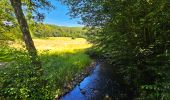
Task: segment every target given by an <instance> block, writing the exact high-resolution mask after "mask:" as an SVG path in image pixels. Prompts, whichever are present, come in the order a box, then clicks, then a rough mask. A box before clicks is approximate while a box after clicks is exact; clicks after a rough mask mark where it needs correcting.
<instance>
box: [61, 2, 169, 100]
mask: <svg viewBox="0 0 170 100" xmlns="http://www.w3.org/2000/svg"><path fill="white" fill-rule="evenodd" d="M63 2H64V3H66V4H67V5H68V6H69V8H70V15H71V16H73V17H77V16H79V17H81V18H82V19H83V23H84V24H85V25H86V26H87V28H88V29H89V31H88V32H89V37H90V39H89V40H91V42H92V43H94V45H95V46H94V48H95V49H96V50H97V51H98V52H99V53H98V54H102V55H103V56H104V57H105V58H106V61H108V62H109V63H111V64H113V67H114V68H116V69H117V71H116V73H117V77H118V80H119V82H120V83H121V84H122V85H125V88H126V89H125V90H127V91H128V93H129V94H130V95H133V97H135V96H136V97H137V98H140V99H145V100H146V99H148V100H151V99H152V100H160V99H161V100H168V99H170V77H169V76H170V29H169V27H170V9H169V8H170V6H169V5H170V2H169V0H100V1H96V0H71V1H70V0H63ZM130 95H129V96H130Z"/></svg>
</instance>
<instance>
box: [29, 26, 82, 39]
mask: <svg viewBox="0 0 170 100" xmlns="http://www.w3.org/2000/svg"><path fill="white" fill-rule="evenodd" d="M84 33H85V30H83V29H82V27H66V26H57V25H51V24H38V25H36V27H33V28H32V35H33V37H40V38H41V37H73V38H76V37H84V36H85V35H84Z"/></svg>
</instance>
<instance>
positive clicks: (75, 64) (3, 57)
mask: <svg viewBox="0 0 170 100" xmlns="http://www.w3.org/2000/svg"><path fill="white" fill-rule="evenodd" d="M1 43H2V42H1ZM34 43H35V46H36V47H37V49H38V51H39V52H38V56H39V58H40V60H41V62H42V65H43V66H42V68H43V71H44V73H43V74H42V76H37V75H39V73H38V72H37V71H35V70H36V69H34V67H33V66H34V65H33V64H32V63H31V60H30V57H29V55H28V53H27V51H26V50H25V49H24V48H23V47H22V46H18V45H19V44H14V45H7V43H6V45H5V43H3V45H0V69H1V70H0V83H1V84H0V88H1V90H0V99H1V100H6V99H7V100H8V99H13V100H14V99H16V100H18V99H31V100H32V99H33V100H37V99H38V100H44V99H50V100H51V99H54V98H55V97H57V96H59V95H61V94H62V93H63V91H65V89H68V88H66V86H67V83H68V82H70V81H72V79H73V78H74V77H75V75H77V74H79V73H81V71H82V70H83V69H84V68H86V67H87V66H89V64H90V63H91V59H90V58H89V56H88V55H86V54H85V53H84V49H85V48H88V47H90V44H88V43H87V41H86V40H85V39H82V38H78V39H71V38H66V37H58V38H55V37H53V38H49V39H34ZM11 46H12V47H15V48H12V47H11ZM17 47H20V48H17ZM69 88H70V87H69Z"/></svg>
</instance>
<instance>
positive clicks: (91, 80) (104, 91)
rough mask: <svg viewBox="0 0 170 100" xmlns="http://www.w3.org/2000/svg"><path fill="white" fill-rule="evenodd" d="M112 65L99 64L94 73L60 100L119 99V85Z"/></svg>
mask: <svg viewBox="0 0 170 100" xmlns="http://www.w3.org/2000/svg"><path fill="white" fill-rule="evenodd" d="M112 72H113V71H112V70H111V66H102V65H101V64H97V66H96V68H95V69H94V71H93V73H92V74H91V75H89V76H88V77H86V78H85V79H84V80H83V81H82V82H81V83H80V84H79V85H77V86H76V87H75V88H74V89H73V90H72V91H70V92H69V93H67V94H66V95H64V96H63V97H61V98H60V100H103V99H107V100H110V99H114V100H115V99H116V100H117V99H118V97H117V95H118V94H119V85H118V84H117V83H116V82H115V81H113V79H112Z"/></svg>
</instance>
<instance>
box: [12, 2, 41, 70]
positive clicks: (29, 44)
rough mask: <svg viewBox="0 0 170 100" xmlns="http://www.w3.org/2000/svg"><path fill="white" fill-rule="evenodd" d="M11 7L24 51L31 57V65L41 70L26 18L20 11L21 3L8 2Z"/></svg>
mask: <svg viewBox="0 0 170 100" xmlns="http://www.w3.org/2000/svg"><path fill="white" fill-rule="evenodd" d="M10 2H11V5H12V7H13V9H14V13H15V16H16V18H17V21H18V23H19V27H20V29H21V31H22V34H23V40H24V42H25V45H26V49H27V50H28V52H29V55H30V57H31V61H32V63H33V64H34V65H35V66H36V67H37V68H38V69H41V63H40V61H39V59H38V56H37V50H36V48H35V46H34V42H33V40H32V38H31V34H30V31H29V27H28V24H27V21H26V18H25V16H24V13H23V10H22V3H21V0H10Z"/></svg>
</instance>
